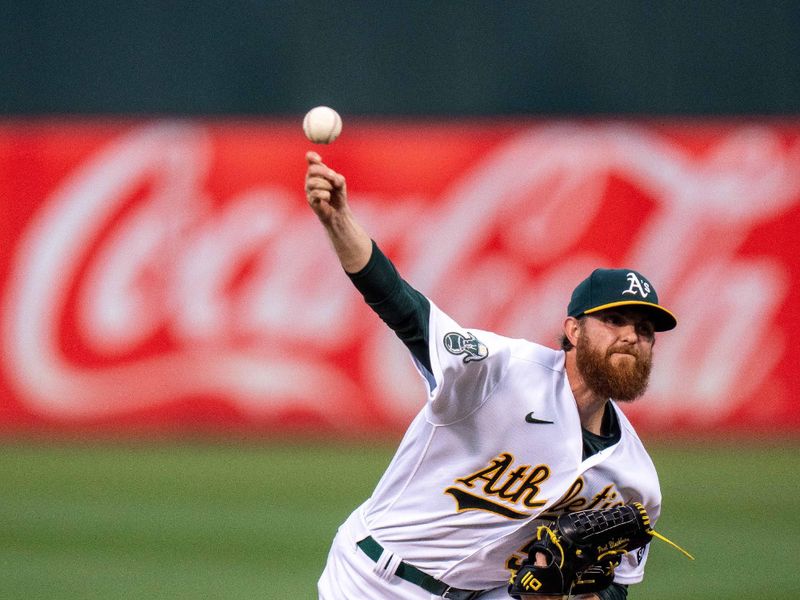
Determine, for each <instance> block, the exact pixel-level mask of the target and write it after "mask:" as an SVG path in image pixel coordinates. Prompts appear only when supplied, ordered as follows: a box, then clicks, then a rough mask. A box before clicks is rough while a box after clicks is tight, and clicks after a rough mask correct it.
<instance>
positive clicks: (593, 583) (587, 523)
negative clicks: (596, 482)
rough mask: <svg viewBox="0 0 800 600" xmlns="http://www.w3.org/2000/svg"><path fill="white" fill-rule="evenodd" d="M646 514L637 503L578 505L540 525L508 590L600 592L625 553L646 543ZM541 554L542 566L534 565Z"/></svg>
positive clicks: (517, 594) (515, 595)
mask: <svg viewBox="0 0 800 600" xmlns="http://www.w3.org/2000/svg"><path fill="white" fill-rule="evenodd" d="M653 534H654V532H653V530H652V529H651V527H650V517H649V516H648V515H647V512H646V511H645V509H644V506H642V505H641V504H639V503H638V502H634V503H633V504H629V505H624V506H617V507H614V508H608V509H605V510H582V511H579V512H573V513H568V514H565V515H562V516H560V517H559V518H558V520H556V521H554V522H551V523H549V524H547V525H541V526H539V528H538V529H537V531H536V539H535V540H534V542H533V544H532V545H531V546H530V550H529V552H528V557H527V559H526V560H525V561H523V563H522V566H521V567H520V569H519V570H518V571H516V572H514V573H512V577H511V585H509V588H508V593H509V594H510V595H511V596H512V597H513V598H517V599H519V598H520V596H521V595H522V594H525V595H540V596H545V595H564V594H576V595H577V594H588V593H592V592H599V591H601V590H604V589H606V588H607V587H608V586H609V585H611V583H612V581H613V580H614V569H616V567H617V566H618V565H619V563H620V561H621V560H622V557H623V556H624V555H625V553H627V552H630V551H631V550H636V549H637V548H641V547H642V546H645V545H646V544H647V543H648V542H649V541H650V540H651V539H652V536H653ZM537 553H541V554H543V555H544V556H545V558H546V560H547V565H545V566H536V564H535V563H536V555H537Z"/></svg>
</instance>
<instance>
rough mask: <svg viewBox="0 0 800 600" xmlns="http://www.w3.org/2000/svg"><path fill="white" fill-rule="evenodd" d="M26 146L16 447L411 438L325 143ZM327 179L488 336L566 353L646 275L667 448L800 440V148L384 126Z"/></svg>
mask: <svg viewBox="0 0 800 600" xmlns="http://www.w3.org/2000/svg"><path fill="white" fill-rule="evenodd" d="M398 140H399V141H398ZM0 148H1V149H2V154H0V164H2V171H0V185H2V189H3V201H4V203H5V218H4V226H3V230H4V234H3V247H2V249H1V250H0V253H1V254H0V259H1V260H2V262H1V263H0V268H2V273H3V283H2V288H1V289H0V292H2V322H1V325H2V339H1V341H2V349H3V351H2V379H0V390H1V391H2V400H1V401H2V405H3V406H2V410H0V425H2V426H3V428H4V429H5V430H13V429H14V428H17V427H28V428H30V427H34V428H36V427H39V426H45V425H47V426H52V425H56V426H64V427H67V426H73V425H81V426H87V425H88V426H102V427H111V426H119V425H130V424H133V425H139V426H141V425H145V426H151V427H159V426H162V425H163V423H165V422H168V423H172V424H178V425H181V426H183V425H185V426H192V425H193V424H205V425H219V426H221V427H229V426H243V427H258V428H266V429H269V428H272V427H274V428H283V427H286V426H287V425H293V424H299V423H311V424H313V425H315V426H317V427H322V428H327V429H330V428H334V429H337V430H339V429H344V430H351V431H354V432H358V431H362V430H369V429H374V428H381V429H388V430H396V431H400V430H402V429H403V428H404V426H405V425H406V424H407V423H408V421H409V419H410V417H411V415H413V414H414V413H415V412H416V411H417V410H418V409H419V406H420V404H421V402H423V401H424V388H423V385H422V383H421V380H420V379H419V378H418V376H417V375H416V374H415V373H414V370H413V367H412V365H411V362H410V360H409V357H408V354H407V352H406V350H405V348H404V347H403V345H402V344H401V343H400V342H399V341H398V340H396V339H395V338H394V336H393V334H392V333H391V332H389V331H388V330H387V329H386V328H385V326H384V325H383V324H382V323H381V322H380V320H379V319H378V318H377V317H376V316H375V315H373V314H372V313H371V312H370V310H369V309H368V308H366V307H365V306H364V305H363V303H362V302H361V301H360V298H359V296H358V294H357V293H356V292H355V290H354V289H353V288H352V286H351V285H350V284H349V282H348V281H347V278H346V277H345V276H344V274H343V273H342V271H341V268H340V267H339V265H338V263H337V262H336V260H335V258H334V256H333V254H332V251H331V249H330V248H329V243H328V241H327V239H326V237H325V235H324V233H323V231H322V229H321V227H320V226H319V224H318V223H317V222H316V219H315V217H314V216H313V214H312V213H311V212H310V210H309V209H308V208H307V206H306V204H305V199H304V193H303V172H304V168H305V165H304V161H303V156H304V152H305V151H306V150H307V149H309V144H308V143H307V142H306V141H305V140H304V138H303V137H302V130H301V128H300V126H299V125H298V124H296V123H294V122H292V123H288V122H286V121H280V122H277V121H276V122H273V121H254V122H221V121H218V122H215V121H156V122H150V123H141V122H131V123H102V122H77V123H76V122H62V123H56V122H45V123H42V122H23V123H19V122H8V123H6V124H5V125H3V126H2V127H0ZM321 153H322V154H323V157H324V158H325V160H326V161H327V162H329V164H330V165H331V166H333V167H334V168H336V169H337V170H339V171H340V172H342V173H343V174H345V176H346V177H347V178H348V189H349V192H350V200H351V204H352V206H353V208H354V210H355V212H356V214H357V215H358V216H359V218H360V219H361V221H362V222H363V223H364V224H365V226H366V227H367V229H368V230H369V231H370V233H371V234H372V235H373V237H374V238H375V239H376V240H377V241H378V242H379V243H380V245H381V246H382V247H383V249H384V250H385V251H386V253H387V254H389V255H390V256H391V257H392V258H393V259H394V261H395V262H396V264H397V265H398V267H399V269H400V271H401V273H402V274H403V275H404V277H405V278H406V279H407V280H408V281H410V282H411V283H412V284H413V285H414V286H415V287H417V288H418V289H420V290H421V291H423V292H424V293H426V294H427V295H428V296H430V297H431V298H432V299H433V300H434V301H435V302H436V303H437V304H438V305H439V306H441V307H442V308H444V309H445V310H446V311H447V312H449V313H450V314H451V315H452V316H454V317H455V318H456V319H457V320H458V321H460V322H461V323H462V324H464V325H467V326H472V327H477V328H482V329H491V330H494V331H497V332H498V333H503V334H506V335H509V336H514V337H525V338H528V339H532V340H535V341H539V342H541V343H545V344H548V345H553V344H555V340H556V336H557V334H558V332H559V330H560V325H561V322H562V320H563V318H564V314H565V309H566V303H567V301H568V299H569V294H570V292H571V290H572V288H573V287H574V285H575V284H576V283H577V282H578V281H579V280H581V279H582V278H583V277H585V276H586V275H587V274H588V273H589V272H590V271H591V269H593V268H595V267H597V266H612V267H623V266H624V267H630V268H633V269H636V270H638V271H640V272H643V273H645V274H646V275H647V277H648V278H649V279H650V280H651V281H653V282H654V284H655V285H656V286H657V289H658V294H659V297H660V298H661V299H662V300H663V302H664V303H665V304H666V305H667V306H668V307H669V308H670V309H671V310H673V312H675V313H676V314H677V316H678V321H679V326H678V328H677V329H676V330H675V331H674V332H670V333H665V334H663V335H661V336H659V338H658V341H657V344H656V349H655V352H656V359H655V360H656V366H655V368H654V373H653V380H652V383H651V387H650V390H649V391H648V393H647V395H646V396H645V398H643V399H641V400H640V401H638V402H636V403H634V404H633V405H631V406H630V407H626V410H627V411H628V413H629V414H630V415H631V417H632V419H634V420H635V421H636V422H637V423H638V425H639V427H640V428H642V429H644V430H648V429H649V430H651V431H663V430H665V429H667V428H670V429H673V430H681V429H682V430H696V429H703V430H707V429H710V428H716V429H720V428H735V427H751V428H752V427H758V428H762V429H766V428H779V429H783V430H798V429H800V409H798V408H797V407H796V406H795V403H794V402H793V401H792V399H793V398H795V397H796V396H797V395H798V393H799V392H800V385H798V383H797V376H796V374H797V372H798V361H797V358H796V356H797V354H796V352H793V351H792V346H793V345H792V340H793V339H796V337H797V336H798V335H799V334H800V326H799V325H798V320H797V319H796V317H795V316H794V307H796V306H798V304H799V303H800V293H799V292H798V290H797V285H796V284H795V282H796V281H798V278H799V277H800V264H798V263H799V262H800V261H798V257H799V256H800V243H798V242H797V240H796V232H797V231H798V229H799V228H800V125H798V124H793V123H788V124H787V123H769V124H768V123H734V122H731V123H706V124H700V123H678V122H676V123H671V124H666V125H655V124H652V123H647V122H591V123H589V122H538V121H530V122H528V123H524V124H523V126H519V124H517V125H515V126H512V125H511V124H510V123H507V122H502V121H500V122H493V123H489V122H473V123H470V122H462V123H442V124H435V123H429V122H425V123H423V122H419V123H410V122H388V121H387V122H368V121H362V122H355V123H348V124H347V127H346V130H345V133H344V134H343V136H342V137H341V138H340V140H337V142H336V143H335V144H333V145H331V146H329V147H324V148H323V149H322V151H321Z"/></svg>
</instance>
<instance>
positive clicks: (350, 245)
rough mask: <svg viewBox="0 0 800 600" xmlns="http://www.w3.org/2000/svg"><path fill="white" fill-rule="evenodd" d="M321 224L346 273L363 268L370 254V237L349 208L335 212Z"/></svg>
mask: <svg viewBox="0 0 800 600" xmlns="http://www.w3.org/2000/svg"><path fill="white" fill-rule="evenodd" d="M322 224H323V226H324V227H325V232H326V233H327V234H328V239H330V241H331V244H332V245H333V250H334V252H336V256H337V257H338V258H339V262H340V263H341V264H342V268H344V270H345V271H346V272H347V273H357V272H358V271H360V270H361V269H363V268H364V267H365V266H366V264H367V262H369V257H370V255H371V254H372V239H371V238H370V237H369V234H367V232H366V231H365V230H364V228H363V227H361V225H360V224H359V223H358V222H357V221H356V220H355V218H354V217H353V215H352V213H351V212H350V211H349V210H346V211H344V212H342V213H337V214H335V215H333V216H332V217H331V219H330V220H328V221H323V222H322Z"/></svg>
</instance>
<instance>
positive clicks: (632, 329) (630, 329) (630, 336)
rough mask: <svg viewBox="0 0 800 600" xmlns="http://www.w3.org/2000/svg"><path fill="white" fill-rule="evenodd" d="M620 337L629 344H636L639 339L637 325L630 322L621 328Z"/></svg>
mask: <svg viewBox="0 0 800 600" xmlns="http://www.w3.org/2000/svg"><path fill="white" fill-rule="evenodd" d="M619 339H620V340H621V341H623V342H625V343H628V344H635V343H636V342H637V341H639V334H638V333H636V326H635V325H634V324H633V323H628V324H626V325H623V326H622V327H620V328H619Z"/></svg>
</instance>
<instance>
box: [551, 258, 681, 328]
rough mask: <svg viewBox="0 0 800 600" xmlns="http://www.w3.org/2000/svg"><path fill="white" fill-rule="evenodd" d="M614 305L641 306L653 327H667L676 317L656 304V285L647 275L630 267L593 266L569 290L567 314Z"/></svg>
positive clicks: (573, 314)
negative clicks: (603, 267)
mask: <svg viewBox="0 0 800 600" xmlns="http://www.w3.org/2000/svg"><path fill="white" fill-rule="evenodd" d="M617 306H640V307H642V308H643V309H645V310H646V311H647V312H648V313H649V316H650V318H651V319H652V321H653V326H654V328H655V330H656V331H669V330H670V329H673V328H674V327H675V326H676V325H677V324H678V321H677V320H676V319H675V315H673V314H672V313H671V312H669V311H668V310H667V309H666V308H664V307H663V306H661V305H659V303H658V294H656V289H655V288H654V287H653V285H652V284H651V283H650V282H649V281H648V280H647V278H646V277H645V276H644V275H642V274H641V273H639V272H637V271H633V270H632V269H595V270H594V271H592V274H591V275H589V277H587V278H586V279H584V280H583V281H581V282H580V283H579V284H578V286H577V287H576V288H575V291H573V292H572V299H571V300H570V301H569V306H568V307H567V315H568V316H570V317H576V318H577V317H581V316H583V315H589V314H592V313H595V312H598V311H601V310H605V309H607V308H614V307H617Z"/></svg>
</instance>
